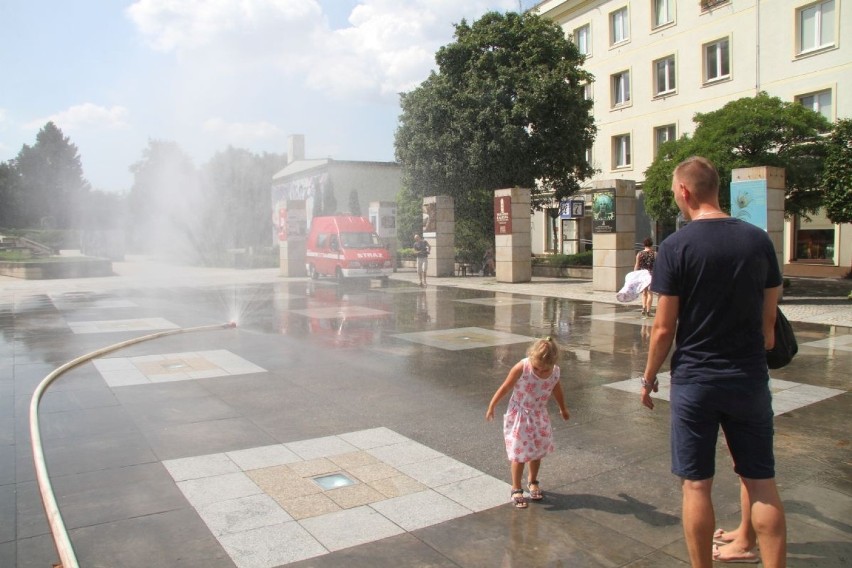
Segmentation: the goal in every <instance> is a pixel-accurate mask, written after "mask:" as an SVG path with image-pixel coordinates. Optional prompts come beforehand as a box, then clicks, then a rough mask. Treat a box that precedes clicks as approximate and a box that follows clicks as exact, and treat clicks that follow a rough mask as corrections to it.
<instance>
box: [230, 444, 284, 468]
mask: <svg viewBox="0 0 852 568" xmlns="http://www.w3.org/2000/svg"><path fill="white" fill-rule="evenodd" d="M227 455H228V457H229V458H230V459H231V460H232V461H233V462H234V463H236V464H237V465H238V466H239V467H240V468H241V469H242V470H243V471H249V470H252V469H261V468H265V467H272V466H275V465H284V464H288V463H293V462H298V461H301V458H300V457H299V456H297V455H296V454H294V453H293V452H291V451H290V450H288V449H287V448H285V447H284V446H283V445H281V444H276V445H273V446H263V447H260V448H249V449H247V450H236V451H233V452H227Z"/></svg>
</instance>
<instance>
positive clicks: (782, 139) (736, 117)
mask: <svg viewBox="0 0 852 568" xmlns="http://www.w3.org/2000/svg"><path fill="white" fill-rule="evenodd" d="M693 121H694V122H695V123H696V128H695V132H694V134H693V135H692V136H691V137H690V136H688V135H684V136H683V137H681V138H680V139H678V140H673V141H670V142H667V143H665V144H663V145H662V146H661V147H660V149H659V152H658V154H657V158H656V159H655V160H654V162H653V163H652V164H651V165H650V166H649V168H648V169H647V170H646V172H645V183H644V185H643V191H644V194H645V210H646V212H647V213H648V215H649V216H650V217H651V218H653V219H657V220H672V219H674V218H675V217H676V216H677V207H676V206H675V204H674V199H673V198H672V194H671V191H670V190H671V175H672V172H673V171H674V168H675V166H676V165H677V164H678V163H679V162H680V161H681V160H683V159H685V158H687V157H689V156H692V155H700V156H704V157H706V158H709V159H710V160H712V161H713V163H714V164H715V165H716V167H717V169H718V170H719V177H720V182H721V187H720V201H721V204H722V208H723V209H726V210H730V183H731V170H733V169H736V168H747V167H753V166H778V167H782V168H785V171H786V201H785V211H786V213H787V214H788V215H796V214H807V213H808V212H813V211H815V210H816V209H818V208H819V207H820V206H821V204H822V192H821V191H820V190H819V188H818V182H819V179H820V172H821V170H822V165H823V159H824V156H825V143H824V141H823V139H822V138H821V135H822V134H824V133H826V132H828V131H829V130H830V129H831V123H830V122H828V120H826V118H825V117H823V116H822V115H821V114H819V113H817V112H814V111H812V110H810V109H808V108H805V107H804V106H802V105H801V104H798V103H790V102H785V101H782V100H781V99H779V98H777V97H770V96H769V95H768V94H766V93H760V94H758V95H757V96H755V97H749V98H742V99H738V100H735V101H731V102H730V103H728V104H726V105H725V106H723V107H722V108H721V109H718V110H716V111H712V112H707V113H696V115H695V117H694V118H693Z"/></svg>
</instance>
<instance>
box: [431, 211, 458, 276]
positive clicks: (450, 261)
mask: <svg viewBox="0 0 852 568" xmlns="http://www.w3.org/2000/svg"><path fill="white" fill-rule="evenodd" d="M423 238H424V239H426V241H427V242H428V243H429V246H430V247H431V248H432V252H431V253H430V254H429V263H428V265H427V266H426V274H427V276H432V277H435V276H452V275H453V273H454V268H455V263H456V217H455V204H454V202H453V198H452V197H450V196H449V195H433V196H431V197H424V198H423Z"/></svg>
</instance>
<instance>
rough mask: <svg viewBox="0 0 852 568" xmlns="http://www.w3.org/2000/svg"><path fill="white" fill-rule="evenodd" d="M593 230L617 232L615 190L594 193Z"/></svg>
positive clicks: (596, 231) (595, 231)
mask: <svg viewBox="0 0 852 568" xmlns="http://www.w3.org/2000/svg"><path fill="white" fill-rule="evenodd" d="M592 232H594V233H614V232H615V190H614V189H605V190H603V191H595V192H594V193H592Z"/></svg>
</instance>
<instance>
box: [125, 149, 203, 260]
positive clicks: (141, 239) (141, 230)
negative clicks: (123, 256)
mask: <svg viewBox="0 0 852 568" xmlns="http://www.w3.org/2000/svg"><path fill="white" fill-rule="evenodd" d="M130 171H131V173H133V177H134V179H133V186H132V187H131V189H130V195H129V198H128V223H129V227H128V229H129V238H128V242H129V246H130V247H131V248H132V250H136V251H139V252H148V253H157V254H167V255H169V256H174V257H178V258H182V259H194V258H197V257H198V255H199V254H200V253H201V251H202V250H203V249H202V248H201V228H202V227H201V220H202V216H201V214H200V210H201V199H200V196H199V192H198V188H199V184H198V174H197V171H196V169H195V166H194V165H193V163H192V160H191V159H190V158H189V156H187V155H186V154H185V153H184V151H183V150H182V149H181V148H180V147H179V146H178V145H177V144H176V143H175V142H169V141H162V140H149V141H148V146H147V147H146V148H145V149H144V150H143V152H142V159H141V160H139V161H138V162H136V163H134V164H133V165H132V166H130Z"/></svg>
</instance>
